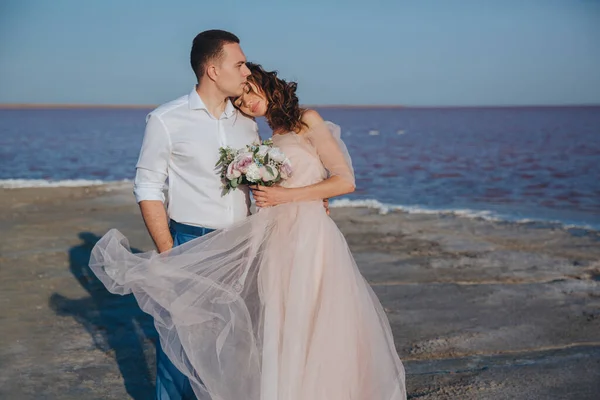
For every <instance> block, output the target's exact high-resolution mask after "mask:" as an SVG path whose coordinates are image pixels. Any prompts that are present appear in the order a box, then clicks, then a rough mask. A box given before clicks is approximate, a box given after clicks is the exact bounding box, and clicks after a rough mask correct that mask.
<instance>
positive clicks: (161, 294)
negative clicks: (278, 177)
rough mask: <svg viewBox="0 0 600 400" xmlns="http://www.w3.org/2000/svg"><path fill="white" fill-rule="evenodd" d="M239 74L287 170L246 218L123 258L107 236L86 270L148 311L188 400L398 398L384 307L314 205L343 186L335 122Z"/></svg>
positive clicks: (399, 378) (398, 368)
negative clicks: (188, 386) (191, 397)
mask: <svg viewBox="0 0 600 400" xmlns="http://www.w3.org/2000/svg"><path fill="white" fill-rule="evenodd" d="M249 68H250V70H251V72H252V75H251V76H250V77H249V78H248V80H249V84H248V89H247V91H246V93H245V94H244V95H243V96H241V97H240V98H238V99H235V101H234V104H235V105H236V107H238V109H240V110H241V111H242V112H244V113H245V114H247V115H249V116H252V117H258V116H265V117H266V119H267V122H268V123H269V125H270V126H271V128H272V129H273V141H274V145H275V146H277V147H279V148H280V149H281V150H282V151H283V152H284V153H285V154H286V156H287V157H288V158H289V159H290V160H291V162H292V166H293V174H292V176H291V177H290V178H288V179H286V180H285V181H283V182H282V183H281V185H280V186H279V187H271V188H266V187H254V188H253V193H254V197H255V200H256V204H257V206H259V207H260V210H259V212H258V213H256V214H255V215H253V216H251V217H249V218H248V219H246V220H245V221H243V222H241V223H239V224H237V225H235V226H233V227H231V228H228V229H223V230H218V231H215V232H213V233H211V234H208V235H207V236H204V237H201V238H198V239H195V240H192V241H191V242H188V243H186V244H184V245H181V246H179V247H176V248H174V249H172V250H170V251H168V252H165V253H162V254H157V253H156V252H148V253H143V254H131V253H130V252H129V245H128V243H127V240H126V239H125V238H124V237H123V236H122V235H121V234H120V233H119V232H118V231H115V230H112V231H110V232H109V233H107V234H106V235H105V236H104V237H103V238H102V240H100V241H99V242H98V244H97V245H96V247H95V248H94V250H93V252H92V258H91V260H90V266H91V267H92V269H93V270H94V272H95V273H96V274H97V275H98V276H99V278H100V279H101V280H102V281H103V282H104V284H105V285H106V287H107V288H108V289H109V290H110V291H111V292H113V293H119V294H126V293H131V292H133V293H134V294H135V296H136V298H137V300H138V303H139V304H140V307H141V308H142V309H143V310H144V311H146V312H147V313H149V314H151V315H152V316H153V317H154V319H155V325H156V327H157V330H158V332H159V334H160V340H161V344H162V347H163V348H164V350H165V353H166V354H167V355H168V356H169V358H170V359H171V360H172V361H173V363H174V364H175V365H176V366H177V367H178V368H179V369H180V370H181V371H182V372H183V373H184V374H186V375H187V376H188V377H189V378H190V381H191V383H192V386H193V388H194V391H195V393H196V395H197V396H198V397H199V398H202V399H203V398H205V397H204V396H205V395H206V394H207V393H209V394H210V396H211V398H212V399H213V400H241V399H248V400H399V399H405V398H406V389H405V383H404V368H403V366H402V363H401V362H400V359H399V358H398V355H397V353H396V350H395V346H394V341H393V337H392V334H391V329H390V326H389V323H388V320H387V318H386V315H385V313H384V311H383V309H382V307H381V305H380V303H379V301H378V299H377V297H376V296H375V294H374V293H373V292H372V290H371V288H370V287H369V285H368V284H367V282H366V281H365V280H364V278H363V277H362V276H361V274H360V272H359V270H358V268H357V266H356V263H355V262H354V259H353V258H352V255H351V253H350V250H349V249H348V246H347V243H346V241H345V239H344V236H343V235H342V233H341V232H340V231H339V229H338V228H337V226H336V225H335V223H334V222H333V221H332V220H331V219H330V218H329V217H328V216H327V213H326V211H325V209H324V208H323V206H322V202H321V199H323V198H329V197H333V196H339V195H342V194H345V193H349V192H351V191H353V190H354V175H353V171H352V166H351V162H350V158H349V156H348V154H347V151H346V149H345V146H344V145H343V143H342V142H341V140H340V139H339V135H340V130H339V127H337V126H336V125H334V124H332V123H330V122H325V121H323V119H322V118H321V117H320V116H319V114H318V113H317V112H316V111H314V110H304V109H302V108H300V107H299V105H298V98H297V96H296V94H295V91H296V84H295V83H287V82H285V81H284V80H282V79H279V78H278V77H277V74H276V73H275V72H267V71H265V70H264V69H262V67H261V66H259V65H255V64H249Z"/></svg>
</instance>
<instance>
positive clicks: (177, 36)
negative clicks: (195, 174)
mask: <svg viewBox="0 0 600 400" xmlns="http://www.w3.org/2000/svg"><path fill="white" fill-rule="evenodd" d="M336 3H339V4H344V5H343V6H341V5H336ZM212 28H220V29H226V30H230V31H232V32H234V33H236V34H237V35H238V36H239V37H240V38H241V40H242V43H241V44H242V48H243V49H244V51H245V53H246V56H247V57H248V60H251V61H256V62H259V63H261V64H263V65H264V66H265V67H266V68H269V69H276V70H278V71H279V72H280V74H281V76H282V77H284V78H289V79H293V80H296V81H298V83H299V96H300V100H301V102H303V103H305V104H365V105H376V104H389V105H409V106H410V105H413V106H435V105H442V106H452V105H529V104H600V44H599V43H600V1H598V0H503V1H502V0H497V1H489V0H437V1H432V0H413V1H401V0H396V1H376V0H373V1H360V2H359V1H352V0H346V1H344V2H333V1H327V0H322V1H312V0H304V1H290V2H283V1H243V2H242V1H227V0H212V1H199V0H172V1H165V0H163V1H155V0H145V1H143V2H142V1H132V0H95V1H92V0H89V1H83V0H52V1H50V0H3V1H2V2H0V103H67V104H77V103H82V104H158V103H162V102H165V101H168V100H171V99H172V98H175V97H178V96H180V95H182V94H185V93H187V92H188V91H189V90H191V88H192V85H193V84H194V83H195V81H194V76H193V73H192V72H191V69H190V67H189V62H188V59H189V50H190V45H191V41H192V39H193V37H194V36H195V35H196V34H197V33H198V32H200V31H202V30H205V29H212Z"/></svg>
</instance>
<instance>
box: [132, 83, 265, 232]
mask: <svg viewBox="0 0 600 400" xmlns="http://www.w3.org/2000/svg"><path fill="white" fill-rule="evenodd" d="M258 140H260V139H259V136H258V126H257V124H256V122H254V121H253V120H252V119H250V118H248V117H245V116H244V115H242V114H241V113H240V112H239V111H238V110H237V109H236V108H235V107H233V104H231V102H229V101H228V102H227V106H226V107H225V111H224V112H223V114H222V115H221V116H220V118H215V117H214V116H212V115H211V114H210V112H209V111H208V109H207V108H206V106H205V105H204V102H203V101H202V99H201V98H200V96H199V95H198V93H197V92H196V89H195V88H194V90H192V92H191V93H190V94H189V95H186V96H183V97H180V98H178V99H177V100H173V101H171V102H168V103H166V104H163V105H161V106H160V107H158V108H157V109H156V110H154V111H152V112H151V113H150V114H148V117H147V118H146V132H145V133H144V141H143V143H142V150H141V152H140V157H139V159H138V162H137V165H136V175H135V181H134V194H135V197H136V200H137V201H138V202H140V201H142V200H160V201H163V202H164V201H165V196H164V194H163V188H164V184H165V181H167V182H168V202H167V213H168V216H169V218H171V219H173V220H175V221H177V222H180V223H183V224H189V225H195V226H203V227H206V228H213V229H220V228H225V227H227V226H230V225H231V224H233V223H235V222H237V221H240V220H242V219H244V218H246V217H247V216H248V214H249V212H248V209H249V205H250V198H249V193H248V189H247V188H246V187H243V188H237V189H235V190H232V191H230V192H229V194H227V195H224V196H223V195H222V182H221V178H220V176H219V169H218V168H216V167H215V164H216V163H217V161H218V160H219V147H221V146H230V147H232V148H234V149H239V148H242V147H244V146H246V145H248V144H251V143H253V142H256V141H258Z"/></svg>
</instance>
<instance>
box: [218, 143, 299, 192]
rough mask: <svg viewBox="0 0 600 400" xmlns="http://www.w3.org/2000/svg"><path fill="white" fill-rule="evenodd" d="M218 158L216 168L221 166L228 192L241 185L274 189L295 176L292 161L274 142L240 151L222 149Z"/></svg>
mask: <svg viewBox="0 0 600 400" xmlns="http://www.w3.org/2000/svg"><path fill="white" fill-rule="evenodd" d="M219 155H220V157H219V161H218V162H217V164H216V166H217V167H221V179H223V190H224V192H225V193H229V191H230V190H231V189H235V188H236V187H238V186H239V185H248V184H257V185H262V186H273V185H274V184H276V183H277V182H279V181H281V180H283V179H287V178H288V177H290V176H291V175H292V164H291V163H290V160H289V159H288V158H287V157H286V156H285V154H283V152H282V151H281V150H279V149H278V148H277V147H273V141H272V140H271V139H268V140H263V141H262V142H261V143H257V144H253V145H250V146H246V147H245V148H243V149H239V150H234V149H232V148H231V147H221V148H219Z"/></svg>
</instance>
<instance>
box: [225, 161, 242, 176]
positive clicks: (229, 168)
mask: <svg viewBox="0 0 600 400" xmlns="http://www.w3.org/2000/svg"><path fill="white" fill-rule="evenodd" d="M241 175H242V173H241V172H240V171H239V170H238V169H237V168H236V167H235V162H232V163H230V164H229V165H228V166H227V173H226V174H225V176H226V177H227V179H229V180H233V179H235V178H239V177H240V176H241Z"/></svg>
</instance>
